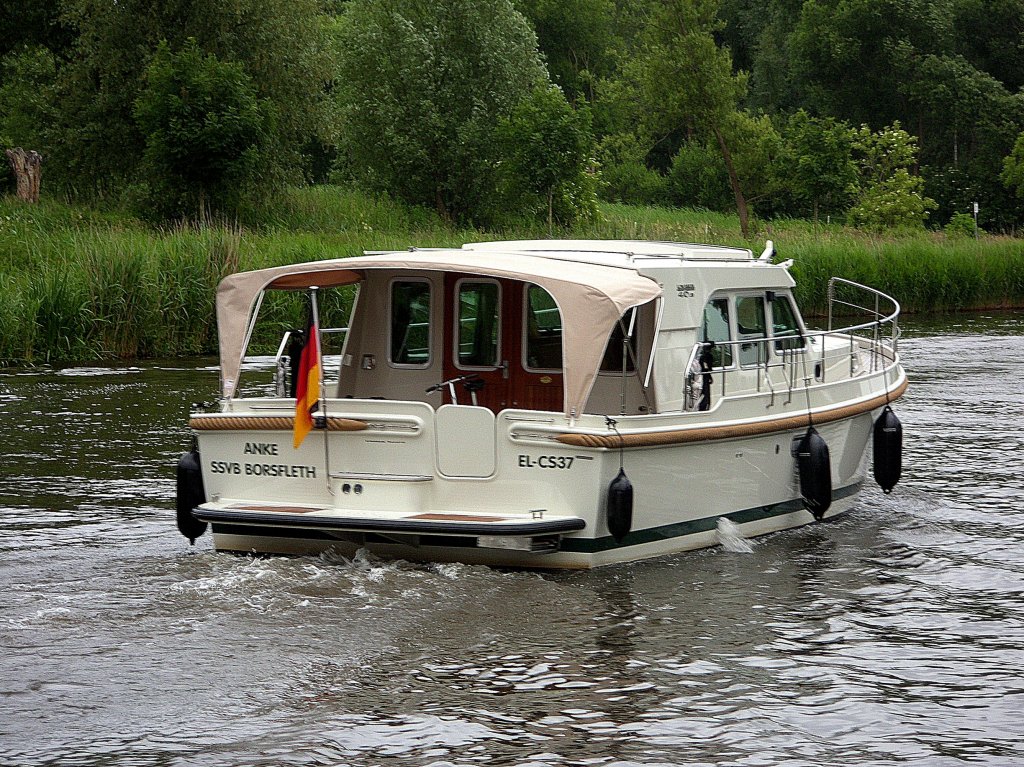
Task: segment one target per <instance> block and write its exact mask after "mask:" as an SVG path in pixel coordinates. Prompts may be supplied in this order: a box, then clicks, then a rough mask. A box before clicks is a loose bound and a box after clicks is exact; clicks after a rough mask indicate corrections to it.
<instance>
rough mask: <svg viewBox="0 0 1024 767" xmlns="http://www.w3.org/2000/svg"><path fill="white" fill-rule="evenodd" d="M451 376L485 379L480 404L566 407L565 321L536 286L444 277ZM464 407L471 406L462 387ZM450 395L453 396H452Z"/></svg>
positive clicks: (446, 353)
mask: <svg viewBox="0 0 1024 767" xmlns="http://www.w3.org/2000/svg"><path fill="white" fill-rule="evenodd" d="M444 348H445V351H444V377H445V378H446V379H449V378H454V377H456V376H462V375H472V376H474V377H476V378H479V379H480V380H481V381H483V388H481V389H480V390H479V391H478V392H477V393H476V397H477V404H478V405H481V406H483V407H486V408H489V409H491V410H492V411H494V412H495V413H497V412H499V411H501V410H503V409H505V408H522V409H529V410H561V408H562V361H561V319H560V317H559V316H558V310H557V308H555V306H554V302H553V301H552V300H551V297H550V296H549V295H548V294H547V293H546V292H545V291H543V290H541V289H540V288H538V287H537V286H535V285H527V284H525V283H522V282H516V281H513V280H500V279H495V278H490V277H480V276H476V275H469V274H463V275H459V274H450V275H447V276H446V278H445V343H444ZM456 393H457V396H458V401H459V404H461V405H468V404H472V399H471V396H470V393H469V392H468V391H466V389H465V388H464V386H463V385H462V384H457V385H456ZM449 399H450V397H448V396H447V395H446V397H445V401H446V402H447V401H448V400H449Z"/></svg>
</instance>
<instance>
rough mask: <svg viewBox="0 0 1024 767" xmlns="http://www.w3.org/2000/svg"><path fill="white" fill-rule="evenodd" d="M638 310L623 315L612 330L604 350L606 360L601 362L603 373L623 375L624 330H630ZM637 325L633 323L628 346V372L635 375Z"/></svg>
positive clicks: (631, 310)
mask: <svg viewBox="0 0 1024 767" xmlns="http://www.w3.org/2000/svg"><path fill="white" fill-rule="evenodd" d="M635 311H636V310H635V309H630V310H629V311H628V312H626V313H625V314H623V315H622V316H621V317H620V318H619V321H618V322H617V323H615V327H614V328H613V329H612V334H611V336H610V337H609V338H608V345H607V346H606V347H605V348H604V358H603V359H602V360H601V372H602V373H618V374H619V375H622V346H623V344H622V339H623V336H624V334H623V332H622V329H623V328H625V329H626V330H627V331H628V330H629V325H630V322H633V314H634V312H635ZM636 335H637V329H636V323H635V322H633V335H632V336H630V338H629V341H628V343H627V344H626V346H627V347H628V351H627V352H626V372H627V373H633V372H635V371H636V365H635V364H634V360H636Z"/></svg>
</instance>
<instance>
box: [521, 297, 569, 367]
mask: <svg viewBox="0 0 1024 767" xmlns="http://www.w3.org/2000/svg"><path fill="white" fill-rule="evenodd" d="M524 328H525V334H526V343H525V344H524V347H525V349H526V368H528V369H531V370H561V369H562V315H561V313H560V312H559V311H558V306H557V304H555V299H553V298H552V297H551V294H550V293H548V292H547V291H546V290H544V288H541V287H539V286H537V285H529V286H527V288H526V322H525V324H524Z"/></svg>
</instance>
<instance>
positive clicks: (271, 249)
mask: <svg viewBox="0 0 1024 767" xmlns="http://www.w3.org/2000/svg"><path fill="white" fill-rule="evenodd" d="M247 221H248V223H247V224H246V225H244V226H242V225H239V224H237V223H224V222H221V223H216V222H213V223H211V222H206V223H204V224H202V225H188V226H178V227H170V228H165V229H154V228H152V227H150V226H147V225H145V224H143V223H142V222H139V221H137V220H135V219H132V218H130V217H127V216H125V215H123V214H121V213H118V212H116V211H104V210H95V209H90V208H83V207H77V206H70V205H64V204H60V203H58V202H55V201H52V200H46V201H44V202H42V203H40V204H38V205H25V204H23V203H20V202H19V201H17V200H15V199H14V198H11V197H6V198H0V364H8V365H9V364H23V363H38V362H59V363H63V362H70V361H93V360H102V359H134V358H140V357H176V356H196V355H207V354H214V353H216V348H217V339H216V323H215V317H214V299H215V293H216V286H217V283H218V282H219V281H220V279H221V278H223V277H224V276H225V275H227V274H230V273H232V272H235V271H238V270H245V269H258V268H262V267H268V266H275V265H278V264H284V263H290V262H295V261H311V260H316V259H323V258H342V257H347V256H354V255H357V254H359V253H361V252H362V251H364V250H401V249H405V248H408V247H410V246H419V247H445V246H459V245H461V244H463V243H465V242H471V241H479V240H489V239H529V238H543V237H548V236H555V237H579V238H594V239H640V240H675V241H685V242H711V243H716V244H722V245H734V246H742V247H749V248H751V249H752V250H754V252H755V253H759V252H760V251H761V250H762V248H763V247H764V242H765V240H766V239H772V240H774V242H775V246H776V248H777V251H778V254H779V258H781V259H789V258H792V259H793V260H794V264H793V267H792V273H793V276H794V277H795V279H796V280H797V286H798V287H797V291H798V299H799V301H800V303H801V305H802V307H803V309H804V311H805V313H811V314H813V313H822V312H824V310H825V305H826V304H825V300H826V297H825V285H826V283H827V280H828V278H829V277H831V276H833V275H836V276H840V277H845V278H846V279H850V280H853V281H855V282H861V283H864V284H866V285H871V286H873V287H876V288H878V289H880V290H882V291H884V292H886V293H889V294H890V295H893V296H895V297H896V298H897V299H898V300H899V301H900V302H901V304H902V305H903V308H904V310H905V311H908V312H954V311H968V310H980V309H993V308H1015V307H1024V241H1021V240H1016V239H1011V238H1002V237H992V236H984V237H983V238H982V239H981V240H978V241H975V240H973V239H964V238H961V239H951V238H948V237H947V236H946V235H944V234H943V233H941V232H919V233H916V234H913V235H901V236H891V237H885V238H882V237H878V236H873V235H868V234H865V233H861V232H858V231H856V230H852V229H849V228H846V227H843V226H838V225H822V224H819V225H817V226H815V225H814V224H813V223H812V222H808V221H773V222H764V221H755V222H754V227H753V231H752V233H751V236H750V238H749V239H745V238H743V237H742V235H741V234H740V230H739V224H738V221H737V220H736V217H735V216H729V215H724V214H720V213H713V212H708V211H700V210H674V209H664V208H656V207H637V206H626V205H604V206H602V208H601V212H600V216H599V217H598V218H597V219H596V220H593V221H589V222H584V223H580V224H577V225H575V226H573V227H572V228H569V229H557V230H555V231H550V232H549V230H548V228H547V226H546V225H545V224H543V223H535V222H523V223H522V224H520V225H518V226H509V227H506V228H504V229H499V230H481V229H474V228H469V227H456V226H452V225H450V224H448V223H446V222H444V221H442V220H440V219H439V218H438V217H437V216H435V215H434V214H433V213H432V212H430V211H426V210H422V209H416V208H409V207H407V206H403V205H400V204H398V203H396V202H394V201H391V200H388V199H386V198H379V197H373V196H370V195H366V194H362V193H360V192H357V191H354V190H350V189H343V188H339V187H315V188H307V189H292V190H288V191H287V192H285V193H284V194H283V195H282V196H281V198H280V199H279V201H278V203H277V205H276V206H275V207H274V208H273V209H272V210H268V211H263V212H254V213H252V214H250V216H249V217H248V218H247ZM350 301H351V293H346V292H342V293H341V294H340V295H339V296H338V297H337V298H336V299H335V303H336V304H337V305H336V306H333V305H332V306H328V307H326V310H327V311H328V312H330V313H332V314H336V315H337V316H338V317H339V318H343V315H344V313H345V310H346V307H347V306H348V305H349V303H350ZM264 309H265V311H266V314H267V321H265V322H264V323H262V328H263V330H262V331H261V335H260V336H259V337H258V338H257V339H256V340H257V342H258V343H259V344H260V345H261V346H262V347H263V349H264V350H265V351H266V350H270V349H272V348H274V347H275V346H276V343H277V340H278V338H279V332H280V330H281V329H282V328H286V327H296V326H298V325H300V324H301V323H302V321H303V309H302V301H301V300H298V299H297V298H296V297H295V296H289V295H280V296H275V297H274V298H273V299H271V300H269V301H267V302H266V303H265V306H264ZM342 321H343V319H342Z"/></svg>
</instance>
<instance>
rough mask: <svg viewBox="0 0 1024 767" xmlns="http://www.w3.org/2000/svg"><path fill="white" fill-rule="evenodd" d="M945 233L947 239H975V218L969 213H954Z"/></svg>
mask: <svg viewBox="0 0 1024 767" xmlns="http://www.w3.org/2000/svg"><path fill="white" fill-rule="evenodd" d="M943 231H944V232H945V233H946V236H947V237H973V236H974V217H973V216H971V215H970V214H967V213H954V214H953V217H952V218H950V219H949V223H948V224H946V226H945V227H944V228H943Z"/></svg>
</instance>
